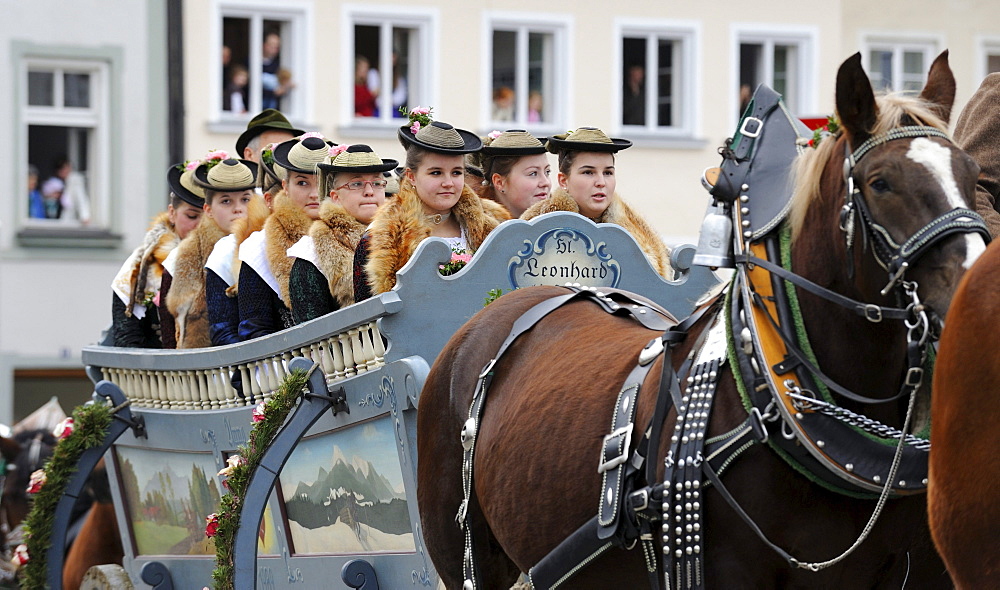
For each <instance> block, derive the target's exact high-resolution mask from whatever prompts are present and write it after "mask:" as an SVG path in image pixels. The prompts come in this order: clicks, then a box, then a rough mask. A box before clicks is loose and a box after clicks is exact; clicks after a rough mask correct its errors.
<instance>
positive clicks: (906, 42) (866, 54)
mask: <svg viewBox="0 0 1000 590" xmlns="http://www.w3.org/2000/svg"><path fill="white" fill-rule="evenodd" d="M942 46H944V43H943V39H942V38H941V37H939V36H936V35H899V34H896V33H877V32H875V33H862V42H861V48H862V49H861V52H862V53H861V63H862V65H863V66H864V68H865V71H866V72H868V74H869V76H870V75H871V72H872V64H871V52H872V51H891V52H892V79H893V83H894V86H893V88H890V89H889V90H892V91H899V90H902V87H901V86H898V85H899V84H900V83H901V82H902V81H903V52H905V51H919V52H921V53H923V54H924V70H923V72H921V87H922V86H923V85H924V84H926V82H927V71H928V70H929V69H930V67H931V63H933V62H934V58H936V57H937V55H938V53H940V50H939V49H938V48H939V47H942Z"/></svg>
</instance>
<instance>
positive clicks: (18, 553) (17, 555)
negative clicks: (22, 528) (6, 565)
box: [10, 543, 31, 567]
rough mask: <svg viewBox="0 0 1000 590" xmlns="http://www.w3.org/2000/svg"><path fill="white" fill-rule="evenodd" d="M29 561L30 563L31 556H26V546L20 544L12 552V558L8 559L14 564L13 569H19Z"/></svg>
mask: <svg viewBox="0 0 1000 590" xmlns="http://www.w3.org/2000/svg"><path fill="white" fill-rule="evenodd" d="M29 561H31V556H30V555H28V546H27V545H25V544H24V543H21V544H20V545H18V546H17V549H15V550H14V556H13V557H11V558H10V562H11V563H13V564H14V567H21V566H22V565H24V564H26V563H28V562H29Z"/></svg>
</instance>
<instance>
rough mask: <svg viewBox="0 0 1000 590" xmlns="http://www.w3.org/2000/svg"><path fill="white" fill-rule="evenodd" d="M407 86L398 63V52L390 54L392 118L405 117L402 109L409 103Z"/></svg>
mask: <svg viewBox="0 0 1000 590" xmlns="http://www.w3.org/2000/svg"><path fill="white" fill-rule="evenodd" d="M409 92H410V90H409V86H408V85H407V82H406V71H405V68H404V67H403V66H402V65H401V64H400V63H399V52H397V51H393V52H392V116H393V117H396V118H401V117H405V116H406V115H405V114H403V111H404V110H405V109H404V108H403V106H404V105H406V104H407V103H408V102H409Z"/></svg>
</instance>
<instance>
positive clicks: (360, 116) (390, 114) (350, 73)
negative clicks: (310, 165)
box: [342, 6, 435, 125]
mask: <svg viewBox="0 0 1000 590" xmlns="http://www.w3.org/2000/svg"><path fill="white" fill-rule="evenodd" d="M344 10H345V13H346V14H345V19H344V21H345V24H346V26H347V27H348V29H347V34H346V35H345V39H344V44H343V45H342V47H343V50H344V51H343V54H344V55H343V61H342V64H343V65H342V71H343V72H344V73H343V76H344V80H345V82H346V83H345V85H344V88H345V98H346V100H345V103H344V104H345V108H346V109H347V115H348V116H347V119H348V120H350V121H352V122H354V123H361V124H370V123H375V124H377V125H381V124H390V125H399V124H400V121H399V119H401V118H403V114H402V113H401V112H400V108H402V107H409V108H413V107H416V106H434V104H433V102H434V100H433V99H434V97H433V96H432V95H431V88H432V85H431V82H430V80H431V77H432V72H431V70H432V61H431V56H432V55H433V51H432V42H433V39H434V38H435V37H434V34H433V28H434V15H433V13H431V14H429V13H428V11H427V10H422V11H417V10H414V11H413V12H412V13H408V12H407V11H405V10H402V9H398V10H392V11H383V10H382V9H379V8H362V7H360V6H345V8H344Z"/></svg>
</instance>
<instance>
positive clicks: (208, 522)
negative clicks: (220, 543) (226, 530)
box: [205, 512, 219, 539]
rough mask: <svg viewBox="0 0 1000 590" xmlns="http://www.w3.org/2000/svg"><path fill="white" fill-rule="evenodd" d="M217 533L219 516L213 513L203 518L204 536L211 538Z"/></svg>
mask: <svg viewBox="0 0 1000 590" xmlns="http://www.w3.org/2000/svg"><path fill="white" fill-rule="evenodd" d="M218 532H219V515H218V514H216V513H215V512H213V513H211V514H209V515H208V516H206V517H205V536H206V537H208V538H210V539H211V538H212V537H214V536H215V535H216V533H218Z"/></svg>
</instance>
